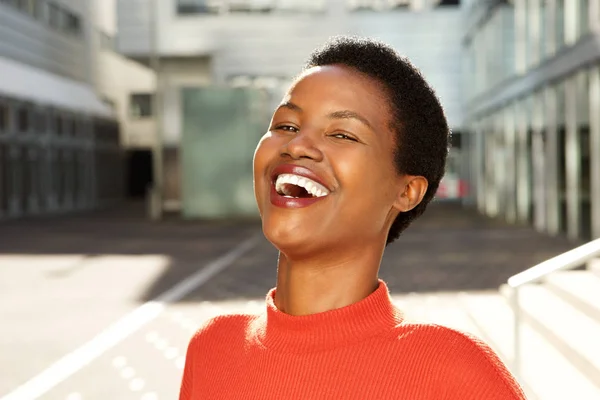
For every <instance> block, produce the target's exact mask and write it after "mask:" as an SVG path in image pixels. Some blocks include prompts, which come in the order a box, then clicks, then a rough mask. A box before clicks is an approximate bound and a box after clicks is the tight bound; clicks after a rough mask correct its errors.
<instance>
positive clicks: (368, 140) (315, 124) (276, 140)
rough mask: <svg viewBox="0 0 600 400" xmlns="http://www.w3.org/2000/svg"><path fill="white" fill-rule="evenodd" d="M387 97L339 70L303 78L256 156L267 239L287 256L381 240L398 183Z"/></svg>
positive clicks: (276, 115)
mask: <svg viewBox="0 0 600 400" xmlns="http://www.w3.org/2000/svg"><path fill="white" fill-rule="evenodd" d="M387 102H388V101H387V95H386V93H385V92H384V90H383V89H382V87H381V86H380V84H379V83H378V82H376V81H375V80H373V79H372V78H369V77H367V76H365V75H363V74H361V73H359V72H356V71H354V70H352V69H349V68H347V67H344V66H338V65H332V66H325V67H315V68H312V69H310V70H308V71H306V72H305V73H304V74H303V75H302V76H301V78H300V79H298V80H297V81H296V82H295V83H294V84H293V85H292V86H291V88H290V89H289V91H288V92H287V94H286V95H285V96H284V98H283V101H282V102H281V105H280V106H279V107H278V108H277V109H276V110H275V113H274V114H273V118H272V120H271V124H270V127H269V131H268V132H267V133H266V134H265V135H264V136H263V137H262V139H261V141H260V142H259V144H258V147H257V148H256V152H255V154H254V193H255V196H256V201H257V203H258V208H259V211H260V214H261V217H262V222H263V231H264V233H265V236H266V237H267V239H269V241H271V243H273V244H274V245H275V246H276V247H277V248H278V249H279V250H280V251H282V252H283V253H284V254H292V253H293V254H298V255H300V254H313V253H314V252H319V251H330V250H331V249H333V248H337V247H340V246H341V247H347V246H356V245H364V244H366V243H369V242H370V243H373V242H380V241H381V240H383V241H385V238H386V237H387V232H388V230H389V226H390V224H391V222H393V220H394V218H395V216H396V215H397V213H398V211H397V209H396V208H397V207H395V206H396V203H397V199H398V196H399V194H400V193H401V192H402V190H403V189H402V185H403V184H404V183H403V179H402V177H401V176H400V175H399V174H398V173H397V172H396V169H395V167H394V148H395V138H394V133H393V132H392V130H391V128H390V122H391V118H390V111H389V106H388V104H387Z"/></svg>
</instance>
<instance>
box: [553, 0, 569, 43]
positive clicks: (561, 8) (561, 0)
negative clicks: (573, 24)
mask: <svg viewBox="0 0 600 400" xmlns="http://www.w3.org/2000/svg"><path fill="white" fill-rule="evenodd" d="M571 1H573V0H571ZM555 27H556V50H560V49H561V48H562V47H563V46H564V44H565V0H556V21H555Z"/></svg>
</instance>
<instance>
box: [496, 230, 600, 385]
mask: <svg viewBox="0 0 600 400" xmlns="http://www.w3.org/2000/svg"><path fill="white" fill-rule="evenodd" d="M599 256H600V239H596V240H593V241H591V242H589V243H586V244H584V245H582V246H579V247H577V248H575V249H573V250H569V251H567V252H566V253H563V254H561V255H558V256H556V257H553V258H551V259H549V260H546V261H544V262H542V263H540V264H538V265H536V266H534V267H531V268H529V269H528V270H525V271H523V272H521V273H518V274H516V275H514V276H511V277H510V278H509V279H508V286H509V287H510V288H511V293H510V297H511V298H510V303H511V307H512V309H513V313H514V318H515V320H514V352H513V365H512V367H513V371H512V372H513V374H514V375H515V377H516V378H517V379H519V380H520V379H521V378H522V377H521V323H522V315H521V314H522V310H521V306H520V304H519V288H520V287H521V286H523V285H525V284H527V283H536V282H539V281H541V280H542V279H543V278H545V277H546V276H548V275H550V274H551V273H553V272H556V271H565V270H570V269H573V268H577V267H579V266H581V265H583V264H585V263H586V262H588V261H590V260H591V259H593V258H596V257H599Z"/></svg>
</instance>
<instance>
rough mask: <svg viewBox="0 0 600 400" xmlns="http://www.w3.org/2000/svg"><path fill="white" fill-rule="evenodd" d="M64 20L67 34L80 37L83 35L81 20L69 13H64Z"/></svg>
mask: <svg viewBox="0 0 600 400" xmlns="http://www.w3.org/2000/svg"><path fill="white" fill-rule="evenodd" d="M63 18H64V30H65V32H66V33H68V34H70V35H75V36H79V35H80V34H81V19H80V18H79V17H78V16H77V15H75V14H73V13H71V12H68V11H66V12H65V13H64V15H63Z"/></svg>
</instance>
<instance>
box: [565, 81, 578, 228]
mask: <svg viewBox="0 0 600 400" xmlns="http://www.w3.org/2000/svg"><path fill="white" fill-rule="evenodd" d="M577 89H578V87H577V76H573V77H571V78H569V79H567V80H566V82H565V102H564V103H565V122H566V124H565V127H566V132H565V141H566V143H565V161H566V171H565V172H566V176H565V179H566V200H567V236H568V237H569V238H571V239H577V237H578V236H579V232H580V230H581V227H580V220H581V218H580V212H581V210H580V208H581V190H580V188H581V151H580V148H581V144H580V140H579V131H578V124H577V122H578V118H577V109H578V107H579V106H578V104H579V95H578V90H577Z"/></svg>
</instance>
